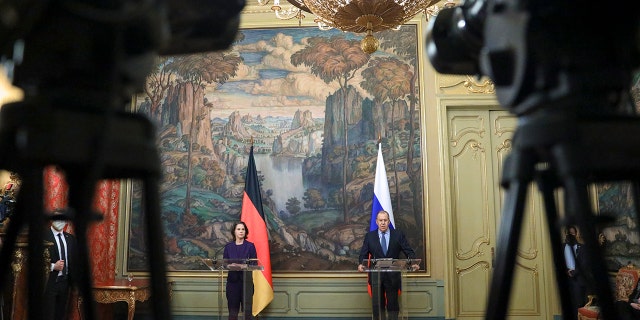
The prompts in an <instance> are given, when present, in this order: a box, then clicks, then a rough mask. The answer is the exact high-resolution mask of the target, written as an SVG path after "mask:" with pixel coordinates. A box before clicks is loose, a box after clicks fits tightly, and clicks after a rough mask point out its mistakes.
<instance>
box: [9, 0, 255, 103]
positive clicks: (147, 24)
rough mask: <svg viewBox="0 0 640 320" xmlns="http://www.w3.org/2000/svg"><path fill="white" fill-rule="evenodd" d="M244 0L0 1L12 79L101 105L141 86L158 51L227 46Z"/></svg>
mask: <svg viewBox="0 0 640 320" xmlns="http://www.w3.org/2000/svg"><path fill="white" fill-rule="evenodd" d="M244 4H245V1H244V0H231V1H220V0H218V1H210V0H167V1H161V0H107V1H88V0H71V1H61V0H54V1H36V0H8V1H6V0H5V1H0V57H4V59H2V60H5V59H9V60H13V62H14V63H15V72H14V85H16V86H18V87H20V88H22V89H24V90H25V91H26V92H25V93H26V95H27V96H29V95H35V94H37V95H40V96H43V95H45V96H50V97H55V98H54V99H61V100H65V99H70V97H73V98H75V100H78V99H81V100H83V104H85V103H84V102H88V103H86V104H87V105H89V106H94V107H98V108H99V107H100V106H103V105H105V104H108V103H107V102H106V101H109V100H111V98H113V97H114V96H118V95H120V98H121V99H123V100H125V101H126V100H128V98H130V97H131V96H132V95H133V94H134V93H136V92H139V91H141V89H142V87H143V85H144V81H145V79H146V75H147V74H148V73H149V72H150V71H151V69H152V68H153V66H154V65H155V58H156V56H157V55H158V54H161V55H169V54H171V55H174V54H189V53H199V52H205V51H214V50H222V49H226V48H228V47H229V45H231V43H232V42H233V41H234V40H235V38H236V33H237V31H238V27H239V22H240V12H241V11H242V9H243V7H244ZM77 96H82V98H77ZM72 100H74V99H72ZM68 102H70V101H65V103H68ZM119 107H121V106H119Z"/></svg>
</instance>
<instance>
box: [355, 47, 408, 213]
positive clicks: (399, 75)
mask: <svg viewBox="0 0 640 320" xmlns="http://www.w3.org/2000/svg"><path fill="white" fill-rule="evenodd" d="M362 77H363V78H364V80H363V81H362V82H361V83H360V85H362V88H364V89H365V90H367V91H368V92H369V93H370V94H371V95H373V96H374V97H375V99H378V100H379V101H380V102H381V103H384V102H387V101H388V102H390V104H391V126H390V130H391V141H392V143H391V152H392V161H393V163H394V166H393V167H394V169H393V173H394V178H395V188H396V192H395V197H396V208H400V200H399V195H400V191H399V186H400V182H399V181H398V172H397V170H396V168H397V165H396V159H397V157H396V149H397V147H398V143H397V142H396V141H397V140H398V138H397V137H396V135H395V129H394V127H395V110H396V104H397V102H398V101H399V100H402V99H404V98H405V97H406V96H407V95H409V93H410V90H411V89H410V85H411V83H410V81H409V79H411V78H412V77H413V72H412V71H411V70H410V66H409V65H407V64H406V63H404V62H402V61H400V60H398V59H395V58H375V59H373V60H371V61H369V66H368V67H367V68H366V69H365V70H364V71H362ZM411 143H412V141H411V140H410V141H409V149H411Z"/></svg>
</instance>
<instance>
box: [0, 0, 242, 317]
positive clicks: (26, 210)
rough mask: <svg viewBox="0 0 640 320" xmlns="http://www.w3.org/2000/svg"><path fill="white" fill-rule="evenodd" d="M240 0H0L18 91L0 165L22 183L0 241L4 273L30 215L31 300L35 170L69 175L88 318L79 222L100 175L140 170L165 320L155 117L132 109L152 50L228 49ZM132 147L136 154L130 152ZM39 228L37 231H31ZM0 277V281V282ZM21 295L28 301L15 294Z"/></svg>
mask: <svg viewBox="0 0 640 320" xmlns="http://www.w3.org/2000/svg"><path fill="white" fill-rule="evenodd" d="M243 7H244V0H231V1H223V0H217V1H215V0H214V1H209V0H44V1H40V0H4V1H0V58H1V59H0V62H3V63H4V64H5V65H6V66H7V67H8V69H9V70H10V78H12V80H13V84H14V85H16V86H18V87H20V88H21V89H23V90H24V93H25V99H24V101H21V102H16V103H10V104H7V105H4V106H3V107H2V109H0V150H2V152H1V153H0V168H2V169H6V170H10V171H13V172H15V173H17V174H18V175H19V176H20V178H21V180H22V187H23V188H22V189H21V192H20V193H19V194H18V199H17V200H16V208H15V210H14V211H13V214H12V217H11V221H10V224H9V227H8V231H7V234H6V237H5V239H3V246H2V249H1V251H0V274H2V275H7V274H10V273H11V272H10V271H9V267H10V262H11V260H12V259H11V257H12V251H13V249H14V245H15V243H16V239H17V237H18V233H19V232H20V230H22V229H23V226H26V225H28V227H29V230H31V232H29V234H28V236H29V240H28V242H29V254H28V256H29V257H30V258H29V266H28V273H27V279H28V280H29V281H28V290H27V291H28V294H29V297H28V308H27V309H28V310H29V318H30V319H46V318H47V317H50V316H51V314H47V313H46V312H45V311H44V310H42V308H41V306H42V305H43V303H42V300H43V296H42V293H43V292H44V288H43V283H42V272H43V268H42V267H41V266H43V265H45V261H44V258H43V255H42V252H43V251H44V244H43V234H41V233H40V232H37V231H38V230H42V229H43V226H45V225H46V222H47V221H46V217H45V216H46V215H45V213H44V202H43V193H44V189H43V188H44V187H43V185H44V183H43V170H44V168H45V166H49V165H55V166H57V167H58V168H60V169H62V170H61V171H62V172H64V174H65V178H66V182H67V184H68V186H69V192H68V196H67V198H68V206H69V207H70V208H71V209H73V210H74V212H76V213H77V214H75V215H74V216H73V225H74V230H75V231H76V235H77V243H78V246H77V250H78V257H80V259H77V260H78V261H77V265H76V266H75V268H74V269H73V270H77V271H78V274H77V275H74V277H72V279H74V281H75V284H76V285H77V286H78V287H79V289H80V292H81V294H82V297H83V300H84V301H85V303H84V304H83V307H84V310H83V314H84V318H86V319H93V318H94V316H95V315H94V314H93V304H92V303H91V302H92V301H93V299H92V286H91V282H92V277H91V274H90V270H89V269H90V268H89V266H90V263H89V262H90V261H89V257H90V254H89V252H88V246H87V235H86V231H87V226H88V224H89V223H90V222H91V221H92V220H94V215H93V214H92V200H93V196H94V191H95V188H96V184H97V182H98V180H101V179H125V178H132V179H141V180H142V181H143V183H144V185H145V188H144V189H145V193H144V199H145V207H144V208H143V210H144V216H145V219H146V220H145V226H144V227H145V233H146V236H147V237H146V239H147V243H148V248H147V249H148V261H149V264H150V265H149V271H150V275H151V289H152V297H153V299H152V300H153V302H152V308H153V311H154V319H169V318H170V316H171V313H170V310H169V305H170V303H169V301H168V293H167V292H168V290H167V281H166V278H165V272H166V268H165V257H164V255H165V252H164V246H163V243H162V239H163V230H162V221H161V217H160V203H159V202H160V199H159V196H158V181H159V179H160V172H161V170H160V161H159V156H158V154H157V148H156V146H155V135H154V132H153V131H154V130H153V125H152V124H151V122H150V121H149V120H148V119H146V118H145V117H143V116H141V115H138V114H134V113H131V112H128V110H127V108H128V105H129V103H130V102H131V99H132V97H133V95H134V94H135V93H139V92H142V91H143V89H144V86H145V82H146V78H147V75H148V74H149V73H150V71H151V70H152V69H153V68H154V67H155V65H156V63H157V59H156V58H157V57H158V55H160V54H172V55H173V54H186V53H198V52H203V51H212V50H221V49H226V48H227V47H228V46H229V45H230V44H231V43H232V42H233V41H234V40H235V38H236V33H237V30H238V26H239V16H240V11H241V10H242V8H243ZM134 154H135V156H133V155H134ZM34 231H35V232H34ZM6 278H7V277H0V290H2V289H3V288H4V286H5V285H6V284H7V281H5V280H6ZM20 303H24V302H22V301H20Z"/></svg>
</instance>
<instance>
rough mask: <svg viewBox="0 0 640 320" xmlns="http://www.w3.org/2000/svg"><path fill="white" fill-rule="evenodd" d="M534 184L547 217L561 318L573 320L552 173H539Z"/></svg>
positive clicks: (574, 316) (546, 171) (574, 315)
mask: <svg viewBox="0 0 640 320" xmlns="http://www.w3.org/2000/svg"><path fill="white" fill-rule="evenodd" d="M536 182H537V185H538V188H539V190H540V193H541V194H542V198H543V203H544V211H545V213H546V216H547V228H548V230H549V238H550V239H551V250H552V252H553V265H554V267H555V268H554V269H555V274H556V281H557V283H558V291H559V294H560V302H561V305H562V318H563V319H567V320H569V319H575V318H576V315H577V310H574V309H573V304H572V303H571V299H569V297H571V295H570V291H569V282H568V281H567V265H566V262H565V260H564V252H563V250H562V239H561V238H560V232H559V228H558V225H557V224H556V223H557V222H558V209H557V207H556V201H555V196H554V193H553V192H554V190H555V189H556V187H557V183H556V181H555V179H554V176H553V174H552V172H550V171H549V170H542V171H540V172H539V174H538V175H537V179H536Z"/></svg>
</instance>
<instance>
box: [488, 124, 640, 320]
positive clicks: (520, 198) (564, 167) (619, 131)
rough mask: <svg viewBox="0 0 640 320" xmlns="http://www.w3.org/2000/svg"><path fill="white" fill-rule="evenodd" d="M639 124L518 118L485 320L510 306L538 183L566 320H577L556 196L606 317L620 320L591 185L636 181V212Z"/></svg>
mask: <svg viewBox="0 0 640 320" xmlns="http://www.w3.org/2000/svg"><path fill="white" fill-rule="evenodd" d="M639 136H640V118H638V117H635V116H631V115H630V116H622V115H608V116H607V115H605V116H588V115H584V116H581V117H579V116H572V117H570V116H566V114H565V115H563V114H559V115H554V114H546V115H541V116H537V117H533V116H530V117H522V118H520V123H519V126H518V128H517V130H516V133H515V136H514V138H513V146H514V147H513V151H512V153H511V154H510V155H509V156H508V157H507V158H506V160H505V163H504V172H503V177H502V180H501V184H502V186H503V187H504V188H505V189H506V199H505V203H504V208H503V214H502V220H501V223H500V231H499V232H500V233H499V238H498V240H497V245H498V247H497V252H496V261H497V263H496V267H495V270H494V272H493V274H494V277H493V279H492V282H491V291H490V295H489V301H488V307H487V313H486V319H492V320H493V319H504V318H505V317H506V314H507V307H508V305H509V303H508V302H509V295H510V290H511V285H512V278H513V271H514V266H515V262H516V251H517V248H518V241H519V238H520V231H521V229H522V221H523V215H524V205H525V203H526V195H527V189H528V186H529V185H530V183H531V182H533V181H535V182H536V184H537V186H538V188H539V189H540V191H541V194H542V198H543V202H544V210H545V213H546V217H547V221H548V230H549V237H550V240H551V247H552V251H553V261H554V265H555V268H554V269H555V277H556V280H557V284H558V289H559V291H560V292H559V294H560V297H561V301H562V313H563V318H564V319H575V318H576V315H577V310H573V308H572V306H571V303H570V301H569V298H568V297H570V295H569V289H568V279H567V275H566V267H565V261H564V255H563V252H562V241H561V239H560V232H559V229H560V228H559V227H560V226H559V225H558V224H557V223H558V222H559V213H558V205H557V203H558V202H559V201H557V200H558V199H556V193H555V191H556V190H557V189H559V188H561V189H562V190H563V191H564V193H565V196H564V212H565V217H566V220H568V221H571V222H572V224H575V225H577V226H578V227H579V228H580V230H581V232H582V235H583V239H584V241H585V246H584V248H586V250H582V252H584V254H586V256H585V258H586V261H587V268H586V269H587V270H583V271H584V272H587V273H588V274H590V275H591V276H592V279H591V281H592V285H593V291H594V292H595V293H596V294H597V296H598V300H599V302H600V303H599V305H600V308H601V313H602V316H603V319H610V320H614V319H617V317H616V310H615V308H614V299H613V295H612V292H611V285H610V281H609V276H608V273H607V270H606V266H605V263H604V261H603V259H602V254H601V250H600V246H599V245H598V241H597V234H596V228H595V226H596V217H595V216H594V213H593V209H592V208H591V206H590V203H591V200H590V194H589V184H591V183H597V182H615V181H632V182H634V202H635V205H636V212H637V211H638V210H637V206H638V199H639V197H638V192H637V191H638V189H637V186H638V181H640V139H638V138H637V137H639Z"/></svg>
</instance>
